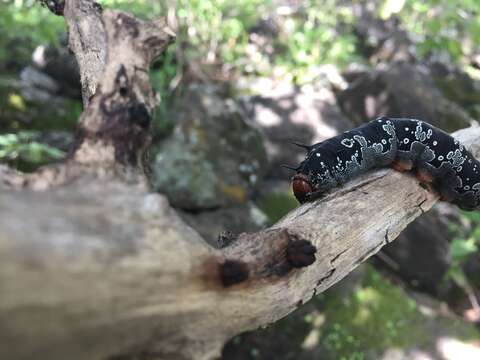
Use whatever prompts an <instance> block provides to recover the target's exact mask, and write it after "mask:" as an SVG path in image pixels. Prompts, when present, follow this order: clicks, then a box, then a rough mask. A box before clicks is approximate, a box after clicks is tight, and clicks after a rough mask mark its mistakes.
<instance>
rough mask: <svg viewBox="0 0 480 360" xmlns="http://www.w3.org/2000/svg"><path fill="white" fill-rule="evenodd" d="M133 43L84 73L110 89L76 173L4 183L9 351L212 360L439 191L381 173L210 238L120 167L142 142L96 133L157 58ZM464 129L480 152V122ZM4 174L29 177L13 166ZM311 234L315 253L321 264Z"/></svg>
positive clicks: (327, 280)
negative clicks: (54, 182)
mask: <svg viewBox="0 0 480 360" xmlns="http://www.w3.org/2000/svg"><path fill="white" fill-rule="evenodd" d="M81 2H89V1H87V0H83V1H79V3H81ZM68 3H69V2H68V1H67V5H68ZM75 3H76V1H74V0H72V1H71V4H75ZM65 14H67V8H66V9H65ZM119 14H121V15H120V18H122V19H123V20H121V22H123V24H125V21H127V22H130V20H129V19H131V17H127V18H128V19H127V18H124V16H125V15H124V14H122V13H117V12H105V13H104V14H103V15H102V16H103V17H104V18H103V24H107V25H106V26H107V27H108V24H109V23H111V24H113V23H116V24H118V19H119V18H118V16H117V15H119ZM65 16H67V15H65ZM110 16H111V18H109V17H110ZM109 19H111V20H113V22H109ZM115 19H117V20H115ZM125 19H127V20H125ZM72 21H73V22H79V21H81V19H76V20H72ZM93 21H94V22H95V21H96V20H93ZM149 28H150V25H148V26H147V27H146V28H143V29H145V30H146V32H145V33H148V29H149ZM156 28H157V29H158V26H157V27H156ZM82 31H83V30H82ZM120 31H121V30H120ZM106 32H107V39H113V38H114V37H115V35H114V34H115V33H114V32H113V33H110V34H113V37H112V36H110V35H108V34H109V32H108V29H107V30H106ZM84 33H85V34H87V33H88V32H84ZM167 38H168V37H167ZM122 39H123V37H122ZM164 39H165V38H164ZM110 41H114V40H109V41H107V42H110ZM122 41H123V40H122ZM133 44H134V43H132V42H127V43H125V42H123V43H121V44H120V43H118V45H119V46H120V48H121V49H122V52H123V51H125V54H124V55H118V56H119V58H118V59H117V58H115V59H113V58H111V57H110V59H111V61H112V64H110V63H109V61H107V64H105V65H104V70H103V71H102V74H105V77H103V78H102V79H97V78H96V77H95V76H99V75H98V73H97V75H95V76H94V77H93V78H92V80H91V82H89V81H90V80H88V79H86V78H85V77H84V78H82V81H84V83H90V84H97V83H98V81H100V83H101V84H102V89H101V91H100V92H98V90H96V91H97V94H99V95H98V96H97V95H95V96H94V98H93V99H91V101H89V102H88V108H87V110H86V112H85V114H84V115H83V117H82V126H84V129H86V131H87V132H90V134H91V137H88V136H84V134H80V135H81V137H80V139H78V140H80V142H79V145H78V146H77V147H76V151H80V150H79V149H82V146H86V145H85V142H84V139H90V140H89V144H90V145H89V146H87V147H86V148H85V149H88V150H89V151H92V152H91V153H90V155H91V156H86V155H85V154H84V155H82V156H80V157H78V156H79V154H76V153H75V152H74V155H73V160H71V161H74V162H75V163H76V164H77V165H78V166H75V167H73V168H74V169H75V171H76V172H77V173H76V176H75V181H71V182H69V183H67V184H63V185H64V186H61V187H54V188H51V189H49V190H48V191H44V192H35V191H32V190H29V189H24V190H22V191H17V192H13V191H7V190H2V189H0V214H1V216H0V294H1V296H0V358H2V359H3V358H5V359H9V360H16V359H38V358H39V357H40V358H42V359H62V360H64V359H71V360H75V359H89V360H90V359H120V358H121V359H128V358H130V357H129V356H130V355H131V356H132V358H133V357H134V356H140V355H141V356H142V358H145V359H190V358H194V359H213V358H215V357H216V356H218V355H219V352H220V349H221V347H222V345H223V343H224V341H226V340H227V339H228V338H229V337H231V336H233V335H235V334H238V333H240V332H242V331H245V330H249V329H255V328H258V327H260V326H266V325H268V324H270V323H272V322H275V321H276V320H278V319H280V318H281V317H283V316H285V315H287V314H288V313H290V312H291V311H293V310H295V309H296V308H297V307H298V306H300V305H301V304H303V303H304V302H306V301H308V300H309V299H310V298H311V297H312V296H313V295H314V294H316V293H319V292H322V291H324V290H325V289H327V288H329V287H330V286H332V285H333V284H334V283H336V282H338V281H340V280H341V279H342V278H343V277H344V276H346V275H347V274H348V273H349V272H350V271H352V270H353V269H354V268H355V267H356V266H357V265H358V264H359V263H361V262H362V261H364V260H366V259H367V258H368V257H369V256H371V255H373V254H374V253H375V252H377V251H378V250H379V249H380V248H381V247H382V246H383V245H385V244H386V243H388V242H390V241H393V240H394V239H395V237H396V236H397V235H398V234H399V233H400V232H401V231H402V230H403V229H404V228H405V226H407V224H408V223H409V222H411V221H413V219H415V218H416V217H418V216H419V215H421V214H422V213H423V212H424V211H427V210H428V209H429V208H430V207H431V206H432V205H433V204H434V203H435V201H436V200H437V196H436V195H435V194H432V193H429V192H428V191H426V190H425V189H423V188H422V187H421V186H419V184H418V181H417V180H416V179H415V178H414V177H413V176H409V175H405V174H400V173H397V172H395V171H393V170H386V169H384V170H379V171H376V172H373V173H371V174H367V175H365V176H363V177H361V178H359V179H357V180H356V181H354V182H351V183H349V184H347V185H346V186H345V187H343V188H341V189H337V190H336V191H335V192H333V193H331V194H330V195H328V196H327V197H325V198H324V199H321V200H318V201H316V202H313V203H308V204H304V205H303V206H301V207H299V208H297V209H295V210H294V211H292V212H290V213H289V214H288V215H287V216H286V217H284V218H283V219H282V220H280V221H279V222H278V223H277V224H275V225H274V226H272V227H271V228H269V229H266V230H264V231H261V232H258V233H255V234H241V235H240V236H239V237H238V239H236V240H235V241H234V242H233V244H232V245H230V246H228V247H226V248H224V249H213V248H211V247H210V246H209V245H207V243H206V242H205V241H204V240H203V239H202V238H201V237H200V236H199V235H198V234H197V233H196V232H195V231H194V230H192V229H191V228H190V227H188V226H187V225H186V224H185V223H184V222H183V221H182V220H181V219H180V218H179V217H178V216H177V215H176V213H175V211H174V210H173V209H172V208H171V207H170V206H169V204H168V201H167V200H166V199H165V198H164V197H163V196H162V195H160V194H152V193H148V192H147V191H145V190H144V188H143V187H139V186H137V185H138V183H137V182H136V181H134V182H128V181H125V177H123V176H122V177H121V178H119V177H115V176H112V174H110V173H109V171H110V170H109V169H110V167H111V166H112V163H113V164H121V165H122V166H127V167H129V168H131V169H133V170H132V171H137V172H138V173H139V174H141V172H142V170H143V169H142V168H141V167H139V166H135V164H136V163H138V161H137V162H136V161H135V160H132V159H138V155H139V154H141V153H142V151H143V150H144V147H143V146H139V147H138V148H136V147H133V149H134V150H133V151H132V153H133V155H134V156H133V158H130V157H129V155H128V154H126V155H127V157H126V158H124V157H122V156H120V157H119V156H116V155H115V142H114V140H115V137H114V136H113V135H114V134H110V135H108V131H107V130H104V132H101V134H102V136H103V135H105V134H107V135H108V136H107V135H105V136H107V137H106V138H102V137H99V136H97V135H99V132H98V131H99V129H101V128H102V126H104V125H105V124H107V123H109V121H110V118H109V117H108V116H105V113H102V112H99V109H100V107H101V104H102V99H103V101H104V100H105V97H104V96H105V95H109V94H111V93H112V92H113V93H114V96H112V102H111V104H110V105H112V106H117V105H122V104H123V105H125V102H124V101H125V99H123V96H122V95H121V94H120V91H121V90H120V89H121V88H122V86H121V85H122V82H121V81H120V83H119V82H116V80H115V79H118V78H119V77H118V74H119V72H118V70H119V68H121V67H122V65H124V66H125V67H126V68H128V69H131V68H132V66H126V65H125V64H130V65H132V64H138V61H140V62H141V61H144V63H143V65H142V67H144V65H145V63H146V62H147V60H148V59H149V58H150V56H151V54H150V53H149V52H148V51H147V52H142V51H134V52H132V51H131V49H132V45H133ZM135 44H136V43H135ZM99 46H102V45H99ZM105 46H106V45H105ZM108 46H112V44H109V45H108ZM139 46H142V45H141V44H140V45H139ZM161 46H164V45H161ZM120 48H119V50H120ZM124 48H126V49H124ZM139 54H140V55H139ZM76 56H77V58H78V57H79V55H78V54H77V53H76ZM137 56H140V57H143V60H141V59H138V58H135V59H132V57H137ZM117 60H118V61H117ZM115 64H116V65H115ZM109 66H112V67H111V70H109V69H110V68H109ZM128 71H130V70H128ZM128 74H130V75H127V78H128V79H140V80H141V81H140V82H135V83H129V84H128V86H126V90H125V91H127V93H128V94H130V95H132V94H134V95H135V97H136V98H137V99H139V98H141V99H144V100H143V103H145V104H147V105H146V106H147V107H148V106H150V104H151V102H150V101H151V92H150V91H151V90H150V88H149V86H148V84H147V86H145V81H144V80H145V79H146V75H139V74H137V73H136V72H135V71H134V72H132V73H128ZM137 75H138V77H137ZM120 78H123V77H122V76H120ZM104 83H105V87H103V86H104V85H103V84H104ZM138 84H143V85H141V86H138ZM88 87H90V85H89V86H88ZM107 89H108V90H107ZM117 92H118V94H117ZM122 92H123V91H122ZM118 95H120V96H118ZM132 96H133V95H132ZM129 99H131V98H129ZM129 101H130V100H129ZM92 114H93V115H92ZM134 118H135V117H134ZM114 124H116V125H118V124H120V127H119V128H118V129H119V130H121V129H122V127H121V126H122V124H124V125H125V123H124V122H122V121H120V122H114ZM114 128H115V127H114ZM134 130H135V129H134ZM139 134H140V138H142V136H144V132H140V133H135V132H134V133H133V134H132V136H137V135H139ZM455 136H456V137H458V139H459V140H461V141H462V142H464V143H465V144H466V145H467V146H470V147H471V149H472V152H473V153H474V154H475V155H476V156H477V157H478V156H480V142H479V141H478V139H480V128H478V127H477V128H470V129H467V130H464V131H460V132H458V133H456V134H455ZM92 139H93V140H92ZM95 154H96V155H95ZM130 155H132V154H130ZM76 156H77V157H76ZM97 157H99V158H101V159H102V161H98V162H96V161H95V160H96V158H97ZM125 164H126V165H125ZM92 167H93V168H95V169H96V170H95V171H94V172H91V171H90V169H91V168H92ZM62 168H63V169H66V167H62ZM67 168H68V167H67ZM68 169H70V168H68ZM45 171H46V172H45V173H44V176H45V174H48V171H49V170H48V169H47V170H45ZM63 171H65V170H63ZM106 173H107V174H108V176H107V175H105V174H106ZM0 175H5V176H7V175H8V176H9V177H11V178H12V179H17V177H18V176H19V175H18V174H12V173H11V172H10V171H9V170H5V169H4V168H0ZM113 175H115V174H113ZM141 175H143V174H141ZM52 176H53V175H52ZM132 183H133V185H132ZM308 244H313V245H315V247H316V249H317V253H316V255H315V257H316V258H315V261H314V262H313V264H311V265H309V263H310V260H311V256H312V251H311V250H312V249H311V247H310V248H309V247H308ZM296 245H299V246H296ZM299 249H300V250H299ZM295 252H296V253H295ZM302 265H305V266H304V267H302ZM299 266H300V267H299Z"/></svg>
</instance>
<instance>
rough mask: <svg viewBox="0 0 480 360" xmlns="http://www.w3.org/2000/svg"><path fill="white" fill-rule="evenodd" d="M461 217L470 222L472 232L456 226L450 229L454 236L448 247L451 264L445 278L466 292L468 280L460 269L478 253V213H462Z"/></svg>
mask: <svg viewBox="0 0 480 360" xmlns="http://www.w3.org/2000/svg"><path fill="white" fill-rule="evenodd" d="M462 215H463V216H464V217H465V218H466V219H468V220H469V221H470V223H471V225H472V230H470V231H465V230H462V229H461V228H459V227H456V226H452V227H451V228H452V231H453V232H454V233H455V234H456V236H455V238H454V239H453V241H452V243H451V245H450V252H451V255H452V264H451V265H450V268H449V269H448V272H447V278H450V279H452V280H453V281H454V282H455V283H456V284H457V285H458V286H460V287H461V288H463V289H465V290H468V288H469V287H470V285H469V279H467V276H466V275H465V273H464V271H463V269H462V268H463V265H464V264H465V263H466V262H467V260H468V259H469V258H470V257H471V256H472V255H474V254H475V253H477V252H478V247H479V245H480V212H477V211H474V212H463V213H462Z"/></svg>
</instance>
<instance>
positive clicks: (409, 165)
mask: <svg viewBox="0 0 480 360" xmlns="http://www.w3.org/2000/svg"><path fill="white" fill-rule="evenodd" d="M296 145H298V146H301V147H304V148H306V149H307V150H308V154H307V156H306V158H305V160H304V161H302V162H301V163H300V165H299V166H298V167H297V168H291V167H288V166H287V167H288V168H290V169H292V170H295V171H296V172H297V174H296V175H295V176H294V177H293V181H292V187H293V192H294V194H295V197H296V198H297V200H298V201H299V202H300V203H304V202H306V201H310V200H313V199H316V198H318V197H320V196H322V195H323V194H324V193H325V192H326V191H328V190H330V189H332V188H334V187H336V186H339V185H342V184H344V183H346V182H347V181H348V180H350V179H352V178H353V177H355V176H357V175H359V174H361V173H364V172H366V171H367V170H370V169H372V168H376V167H382V166H387V165H389V166H391V167H392V168H394V169H395V170H398V171H410V170H413V171H415V172H416V174H417V177H418V178H419V179H420V181H421V182H422V183H428V184H431V185H432V186H433V188H434V189H435V190H436V191H437V192H438V193H440V196H441V198H442V200H445V201H448V202H451V203H454V204H456V205H457V206H459V207H460V208H461V209H464V210H470V211H471V210H480V163H479V162H478V161H477V160H476V159H475V158H474V157H473V155H472V154H471V153H470V152H468V151H467V150H466V149H465V147H464V146H463V145H462V144H460V143H459V142H458V140H455V139H454V138H453V137H452V136H450V135H449V134H447V133H446V132H444V131H442V130H440V129H438V128H436V127H434V126H432V125H430V124H428V123H426V122H424V121H420V120H415V119H393V118H386V117H382V118H378V119H376V120H373V121H371V122H369V123H367V124H365V125H363V126H360V127H358V128H356V129H352V130H349V131H347V132H345V133H343V134H340V135H337V136H335V137H333V138H331V139H328V140H326V141H323V142H320V143H317V144H314V145H311V146H308V145H301V144H296Z"/></svg>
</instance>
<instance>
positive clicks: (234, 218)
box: [179, 203, 267, 247]
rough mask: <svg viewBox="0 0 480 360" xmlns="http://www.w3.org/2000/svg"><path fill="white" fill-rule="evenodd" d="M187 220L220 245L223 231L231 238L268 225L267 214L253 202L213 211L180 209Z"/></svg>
mask: <svg viewBox="0 0 480 360" xmlns="http://www.w3.org/2000/svg"><path fill="white" fill-rule="evenodd" d="M179 214H180V216H181V217H182V218H183V219H184V220H185V222H186V223H187V224H188V225H190V226H191V227H193V228H194V229H195V230H196V231H198V233H199V234H200V235H202V237H203V238H204V239H205V240H207V241H208V242H209V243H210V244H211V245H212V246H215V247H216V246H218V237H219V235H220V234H222V233H230V235H229V236H230V237H231V239H228V241H226V243H227V244H228V243H229V242H230V241H235V237H236V236H237V235H238V234H240V233H243V232H254V231H257V230H259V229H261V228H263V227H265V226H266V225H267V217H266V215H265V214H264V213H263V212H262V211H261V210H260V209H259V208H257V207H256V206H255V205H253V204H252V203H248V204H244V205H241V206H230V207H227V208H220V209H217V210H211V211H201V212H198V213H195V214H194V213H189V212H186V211H179Z"/></svg>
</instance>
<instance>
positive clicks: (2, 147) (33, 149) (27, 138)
mask: <svg viewBox="0 0 480 360" xmlns="http://www.w3.org/2000/svg"><path fill="white" fill-rule="evenodd" d="M37 136H38V133H35V132H27V131H22V132H19V133H16V134H4V135H0V161H4V162H9V163H14V164H15V165H17V167H19V168H21V169H22V170H24V171H29V170H33V168H35V167H37V166H39V165H42V164H45V163H47V162H50V161H52V160H57V159H60V158H62V157H63V156H64V155H65V154H64V153H63V152H62V151H60V150H58V149H56V148H53V147H51V146H48V145H46V144H42V143H40V142H37V141H35V138H36V137H37Z"/></svg>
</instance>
